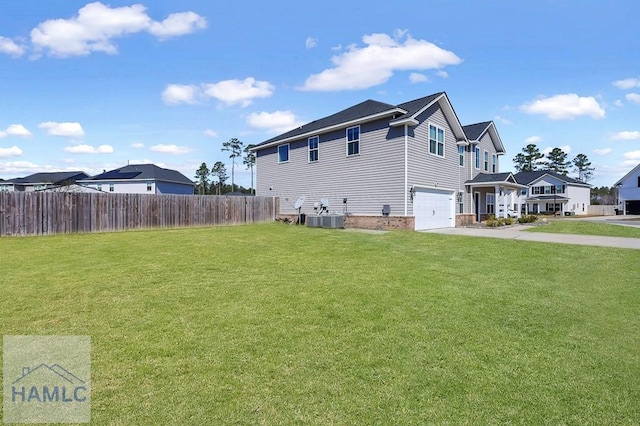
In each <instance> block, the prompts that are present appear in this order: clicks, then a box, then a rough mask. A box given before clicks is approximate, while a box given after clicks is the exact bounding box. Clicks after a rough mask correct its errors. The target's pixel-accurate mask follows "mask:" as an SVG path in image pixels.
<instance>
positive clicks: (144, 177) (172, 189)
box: [78, 164, 195, 195]
mask: <svg viewBox="0 0 640 426" xmlns="http://www.w3.org/2000/svg"><path fill="white" fill-rule="evenodd" d="M78 184H79V185H82V186H85V187H88V188H92V189H96V190H98V191H102V192H108V193H114V194H183V195H193V188H194V186H195V183H193V182H192V181H191V180H190V179H189V178H187V177H186V176H185V175H183V174H182V173H180V172H178V171H176V170H170V169H163V168H161V167H158V166H156V165H155V164H132V165H127V166H124V167H121V168H119V169H114V170H110V171H108V172H103V173H101V174H99V175H96V176H93V177H91V178H88V179H82V180H79V181H78Z"/></svg>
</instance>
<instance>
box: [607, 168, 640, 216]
mask: <svg viewBox="0 0 640 426" xmlns="http://www.w3.org/2000/svg"><path fill="white" fill-rule="evenodd" d="M613 186H615V187H616V189H617V190H618V209H619V210H620V211H622V214H640V164H638V165H637V166H635V167H634V168H633V169H632V170H631V171H630V172H629V173H627V174H626V175H624V177H623V178H622V179H620V180H619V181H617V182H616V183H615V184H614V185H613Z"/></svg>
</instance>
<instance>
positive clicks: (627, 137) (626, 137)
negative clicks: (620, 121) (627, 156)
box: [611, 130, 640, 141]
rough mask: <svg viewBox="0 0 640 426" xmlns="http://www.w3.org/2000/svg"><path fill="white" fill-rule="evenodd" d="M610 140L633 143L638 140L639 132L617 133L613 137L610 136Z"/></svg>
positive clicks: (639, 137)
mask: <svg viewBox="0 0 640 426" xmlns="http://www.w3.org/2000/svg"><path fill="white" fill-rule="evenodd" d="M611 139H612V140H620V141H633V140H636V139H640V132H639V131H637V130H635V131H624V132H618V133H616V134H615V135H613V136H611Z"/></svg>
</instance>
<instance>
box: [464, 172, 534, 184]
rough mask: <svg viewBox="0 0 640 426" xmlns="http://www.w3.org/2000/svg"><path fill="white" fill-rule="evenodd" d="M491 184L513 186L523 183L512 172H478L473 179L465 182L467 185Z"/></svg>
mask: <svg viewBox="0 0 640 426" xmlns="http://www.w3.org/2000/svg"><path fill="white" fill-rule="evenodd" d="M490 184H502V185H504V184H507V186H511V187H518V188H520V187H522V188H524V187H525V185H522V184H520V183H518V182H517V181H516V179H515V178H514V176H513V173H511V172H505V173H478V175H476V176H475V177H474V178H473V179H469V180H467V181H466V182H465V185H469V186H484V185H490Z"/></svg>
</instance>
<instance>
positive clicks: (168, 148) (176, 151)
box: [150, 144, 191, 155]
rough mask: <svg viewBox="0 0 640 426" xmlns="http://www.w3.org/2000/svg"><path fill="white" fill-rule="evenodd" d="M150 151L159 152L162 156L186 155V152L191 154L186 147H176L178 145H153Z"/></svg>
mask: <svg viewBox="0 0 640 426" xmlns="http://www.w3.org/2000/svg"><path fill="white" fill-rule="evenodd" d="M150 149H151V151H153V152H161V153H163V154H173V155H180V154H186V153H188V152H191V150H190V149H189V148H188V147H186V146H178V145H164V144H160V145H154V146H152V147H151V148H150Z"/></svg>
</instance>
